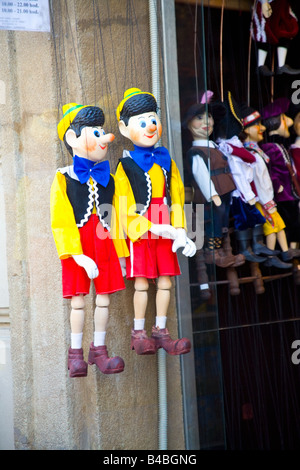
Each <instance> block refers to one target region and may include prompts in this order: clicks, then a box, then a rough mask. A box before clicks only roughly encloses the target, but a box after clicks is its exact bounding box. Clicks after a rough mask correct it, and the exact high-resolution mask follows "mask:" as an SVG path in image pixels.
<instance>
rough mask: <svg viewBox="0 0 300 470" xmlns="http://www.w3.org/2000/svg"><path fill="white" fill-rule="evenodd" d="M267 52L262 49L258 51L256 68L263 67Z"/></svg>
mask: <svg viewBox="0 0 300 470" xmlns="http://www.w3.org/2000/svg"><path fill="white" fill-rule="evenodd" d="M267 54H268V52H267V51H264V50H263V49H258V67H260V66H261V65H265V61H266V57H267Z"/></svg>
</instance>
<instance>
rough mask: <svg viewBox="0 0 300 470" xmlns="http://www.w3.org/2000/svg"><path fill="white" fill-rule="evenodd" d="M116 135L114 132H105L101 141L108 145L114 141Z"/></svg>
mask: <svg viewBox="0 0 300 470" xmlns="http://www.w3.org/2000/svg"><path fill="white" fill-rule="evenodd" d="M114 138H115V136H114V134H111V133H110V134H104V135H102V136H101V138H100V141H101V144H103V145H106V144H109V143H110V142H112V141H113V140H114Z"/></svg>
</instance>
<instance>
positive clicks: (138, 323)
mask: <svg viewBox="0 0 300 470" xmlns="http://www.w3.org/2000/svg"><path fill="white" fill-rule="evenodd" d="M144 327H145V318H135V319H134V329H135V330H143V329H144Z"/></svg>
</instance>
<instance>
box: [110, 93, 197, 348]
mask: <svg viewBox="0 0 300 470" xmlns="http://www.w3.org/2000/svg"><path fill="white" fill-rule="evenodd" d="M157 113H158V106H157V102H156V99H155V97H154V96H153V95H152V94H151V93H148V92H142V91H141V90H140V89H139V88H130V89H128V90H127V91H125V93H124V98H123V100H122V101H121V102H120V104H119V106H118V108H117V111H116V114H117V119H118V122H119V129H120V132H121V134H122V135H123V136H124V137H126V138H127V139H129V140H130V141H131V142H132V144H133V145H134V150H133V151H128V150H124V152H123V157H122V158H121V159H120V160H119V164H118V167H117V170H116V174H115V182H116V205H117V211H118V212H119V213H120V222H121V223H122V226H123V229H124V231H125V233H126V236H127V242H128V248H129V251H130V256H129V257H128V258H127V259H126V262H127V265H126V268H127V279H132V280H134V288H135V293H134V299H133V305H134V327H133V329H132V330H131V349H133V350H135V352H136V353H137V354H155V353H156V351H157V349H158V348H163V349H164V350H165V351H167V352H168V353H169V354H171V355H177V354H184V353H188V352H189V351H190V348H191V343H190V341H189V340H188V339H187V338H181V339H178V340H173V339H172V338H171V337H170V334H169V331H168V329H167V328H166V322H167V310H168V306H169V301H170V289H171V287H172V281H171V277H172V276H177V275H179V274H180V268H179V264H178V260H177V254H176V251H177V249H178V248H180V247H183V254H184V255H185V256H193V255H194V254H195V252H196V247H195V245H194V243H193V242H192V241H191V240H190V239H189V238H188V237H187V235H186V229H185V227H186V221H185V214H184V210H183V206H184V186H183V183H182V180H181V177H180V173H179V170H178V168H177V166H176V164H175V161H174V160H173V159H171V157H170V155H169V152H168V150H167V149H166V148H165V147H156V148H155V145H156V144H157V142H158V141H159V140H160V137H161V133H162V125H161V122H160V119H159V116H158V114H157ZM154 279H157V293H156V321H155V325H154V326H153V328H152V334H151V337H148V336H147V332H146V330H145V314H146V309H147V303H148V288H149V280H154Z"/></svg>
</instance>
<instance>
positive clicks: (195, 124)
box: [188, 113, 214, 140]
mask: <svg viewBox="0 0 300 470" xmlns="http://www.w3.org/2000/svg"><path fill="white" fill-rule="evenodd" d="M188 128H189V130H190V131H191V133H192V135H193V138H194V140H197V139H207V138H208V137H209V136H210V135H211V133H212V131H213V129H214V120H213V117H212V115H211V114H210V113H208V114H207V113H203V114H199V115H197V116H195V117H194V118H193V119H192V120H191V121H190V122H189V125H188Z"/></svg>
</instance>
